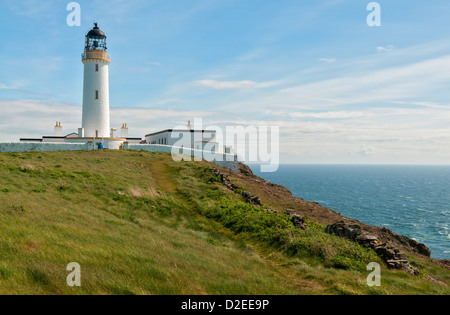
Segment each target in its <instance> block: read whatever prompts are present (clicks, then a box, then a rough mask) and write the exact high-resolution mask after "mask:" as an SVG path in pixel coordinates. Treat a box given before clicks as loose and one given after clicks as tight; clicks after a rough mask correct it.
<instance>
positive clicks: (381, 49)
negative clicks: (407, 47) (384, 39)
mask: <svg viewBox="0 0 450 315" xmlns="http://www.w3.org/2000/svg"><path fill="white" fill-rule="evenodd" d="M394 49H395V46H393V45H388V46H377V52H379V53H386V52H391V51H393V50H394Z"/></svg>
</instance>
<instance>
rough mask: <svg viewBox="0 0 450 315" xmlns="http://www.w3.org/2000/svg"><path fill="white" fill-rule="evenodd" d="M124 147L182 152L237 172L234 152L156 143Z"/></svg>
mask: <svg viewBox="0 0 450 315" xmlns="http://www.w3.org/2000/svg"><path fill="white" fill-rule="evenodd" d="M124 149H128V150H136V151H148V152H163V153H171V154H172V155H173V156H176V155H179V154H183V155H185V156H186V158H184V160H185V161H187V160H207V161H209V162H211V163H214V164H216V165H218V166H220V167H223V168H227V169H229V170H232V171H234V172H237V173H239V162H238V158H237V155H235V154H223V153H211V152H204V151H201V150H194V149H189V148H182V147H174V146H166V145H158V144H127V143H126V144H125V147H124Z"/></svg>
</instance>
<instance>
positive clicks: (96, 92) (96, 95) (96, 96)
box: [95, 90, 98, 100]
mask: <svg viewBox="0 0 450 315" xmlns="http://www.w3.org/2000/svg"><path fill="white" fill-rule="evenodd" d="M95 99H96V100H98V90H96V91H95Z"/></svg>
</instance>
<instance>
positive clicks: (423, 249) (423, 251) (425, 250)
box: [381, 228, 431, 257]
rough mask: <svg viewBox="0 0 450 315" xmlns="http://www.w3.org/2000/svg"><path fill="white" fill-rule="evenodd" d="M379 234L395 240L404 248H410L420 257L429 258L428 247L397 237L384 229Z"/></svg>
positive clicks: (407, 238) (401, 236)
mask: <svg viewBox="0 0 450 315" xmlns="http://www.w3.org/2000/svg"><path fill="white" fill-rule="evenodd" d="M381 232H382V233H383V234H384V235H385V236H387V237H392V238H395V239H396V240H398V241H399V242H400V243H401V244H402V245H404V246H405V247H409V248H411V250H412V251H415V252H417V253H419V254H421V255H424V256H427V257H430V255H431V251H430V249H429V248H428V247H426V246H425V245H424V244H422V243H419V242H417V241H415V240H413V239H411V238H409V237H406V236H403V235H399V234H397V233H394V232H392V231H391V230H388V229H386V228H382V229H381Z"/></svg>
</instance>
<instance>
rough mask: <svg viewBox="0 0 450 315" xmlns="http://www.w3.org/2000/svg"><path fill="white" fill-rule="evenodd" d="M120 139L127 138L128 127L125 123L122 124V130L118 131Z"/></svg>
mask: <svg viewBox="0 0 450 315" xmlns="http://www.w3.org/2000/svg"><path fill="white" fill-rule="evenodd" d="M120 137H121V138H125V139H126V138H128V126H127V124H126V123H123V124H122V128H121V129H120Z"/></svg>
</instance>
